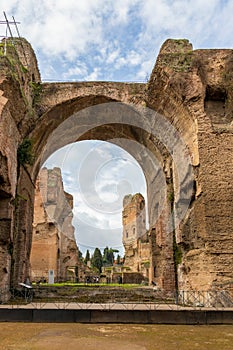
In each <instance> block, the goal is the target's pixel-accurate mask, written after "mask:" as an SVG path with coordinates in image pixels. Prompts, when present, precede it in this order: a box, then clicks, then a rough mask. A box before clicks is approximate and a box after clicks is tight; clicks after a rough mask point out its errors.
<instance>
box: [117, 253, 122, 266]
mask: <svg viewBox="0 0 233 350" xmlns="http://www.w3.org/2000/svg"><path fill="white" fill-rule="evenodd" d="M117 265H121V257H120V255H119V254H117Z"/></svg>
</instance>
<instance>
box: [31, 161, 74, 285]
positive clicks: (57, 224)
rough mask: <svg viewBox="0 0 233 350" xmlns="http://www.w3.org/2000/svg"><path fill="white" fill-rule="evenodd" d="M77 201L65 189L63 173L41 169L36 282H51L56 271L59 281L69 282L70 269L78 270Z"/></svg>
mask: <svg viewBox="0 0 233 350" xmlns="http://www.w3.org/2000/svg"><path fill="white" fill-rule="evenodd" d="M72 208H73V197H72V196H71V195H70V194H68V193H66V192H65V191H64V188H63V182H62V177H61V170H60V169H59V168H54V169H52V170H48V169H46V168H43V169H41V171H40V174H39V177H38V180H37V187H36V194H35V210H34V221H33V240H32V251H31V259H30V262H31V276H32V279H33V280H38V279H41V278H42V277H44V278H46V280H47V278H48V272H49V270H54V275H55V279H56V280H58V281H59V280H60V281H64V280H67V279H68V275H67V273H68V270H67V269H68V268H69V267H71V268H74V270H73V271H74V273H75V267H78V265H79V259H78V247H77V245H76V242H75V237H74V227H73V226H72V219H73V213H72Z"/></svg>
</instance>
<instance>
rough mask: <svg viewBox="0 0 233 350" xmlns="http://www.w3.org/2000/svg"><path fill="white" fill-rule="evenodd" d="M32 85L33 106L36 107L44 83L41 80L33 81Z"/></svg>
mask: <svg viewBox="0 0 233 350" xmlns="http://www.w3.org/2000/svg"><path fill="white" fill-rule="evenodd" d="M30 86H31V88H32V106H33V107H34V106H35V105H36V104H37V103H38V102H39V100H40V95H41V92H42V85H41V83H40V82H37V83H36V82H35V81H31V82H30Z"/></svg>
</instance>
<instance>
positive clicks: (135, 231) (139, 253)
mask: <svg viewBox="0 0 233 350" xmlns="http://www.w3.org/2000/svg"><path fill="white" fill-rule="evenodd" d="M122 224H123V239H122V242H123V245H124V249H125V261H124V267H125V268H126V267H127V268H129V271H132V272H138V273H139V274H141V275H142V276H143V277H144V281H146V282H148V281H149V269H150V256H151V243H150V238H149V234H148V231H147V230H146V208H145V199H144V197H143V196H142V195H141V194H140V193H136V194H134V195H131V194H129V195H127V196H125V197H124V200H123V211H122Z"/></svg>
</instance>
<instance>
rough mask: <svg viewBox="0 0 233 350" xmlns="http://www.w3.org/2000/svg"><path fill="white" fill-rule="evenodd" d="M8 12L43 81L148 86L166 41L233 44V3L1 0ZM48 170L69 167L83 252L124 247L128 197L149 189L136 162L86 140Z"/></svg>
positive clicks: (55, 158) (212, 45)
mask: <svg viewBox="0 0 233 350" xmlns="http://www.w3.org/2000/svg"><path fill="white" fill-rule="evenodd" d="M3 11H5V12H6V13H7V15H8V18H9V19H11V16H14V17H15V19H16V20H17V21H19V22H20V24H19V31H20V33H21V35H22V36H24V37H25V38H26V39H27V40H29V41H30V42H31V44H32V46H33V48H34V50H35V52H36V55H37V58H38V63H39V68H40V71H41V76H42V80H43V81H68V80H69V81H76V80H78V81H88V80H107V81H110V80H112V81H140V82H145V81H146V80H147V79H148V77H149V75H150V72H151V70H152V67H153V65H154V63H155V60H156V57H157V54H158V51H159V48H160V47H161V45H162V43H163V42H164V41H165V40H166V39H167V38H188V39H189V40H190V41H191V42H192V44H193V46H194V48H195V49H197V48H232V47H233V42H232V31H233V30H232V22H233V1H231V0H229V1H227V0H206V1H203V0H195V1H194V0H114V1H112V0H109V1H108V0H40V1H38V0H20V1H19V0H1V3H0V20H3V19H4V16H3ZM0 34H1V35H5V26H4V25H1V26H0ZM47 166H48V167H52V166H60V167H62V171H63V177H64V183H65V188H66V190H67V191H68V192H70V193H72V194H73V195H74V197H75V208H74V214H75V215H74V224H75V227H76V236H77V240H78V242H79V244H80V245H82V247H81V248H82V249H83V250H85V249H86V247H92V246H96V245H99V246H101V247H104V246H105V245H106V244H108V245H109V246H115V247H117V246H120V244H121V227H120V224H121V223H120V221H121V215H120V213H121V208H120V203H121V200H122V197H123V195H124V194H125V193H128V192H140V191H141V192H142V193H143V194H145V192H146V187H145V180H144V178H143V174H142V172H141V169H140V168H139V166H138V165H137V163H136V162H135V161H134V159H133V158H132V157H130V156H129V155H128V154H127V153H125V152H124V151H123V150H122V149H120V148H118V147H114V146H112V145H110V144H107V143H99V142H91V143H90V142H81V143H78V144H76V145H73V146H67V148H64V149H62V150H60V151H59V153H57V154H56V155H54V156H53V157H52V158H50V159H49V161H48V163H47ZM93 169H95V171H93ZM93 174H95V177H94V178H93ZM106 206H107V207H108V209H109V210H108V215H106Z"/></svg>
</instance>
